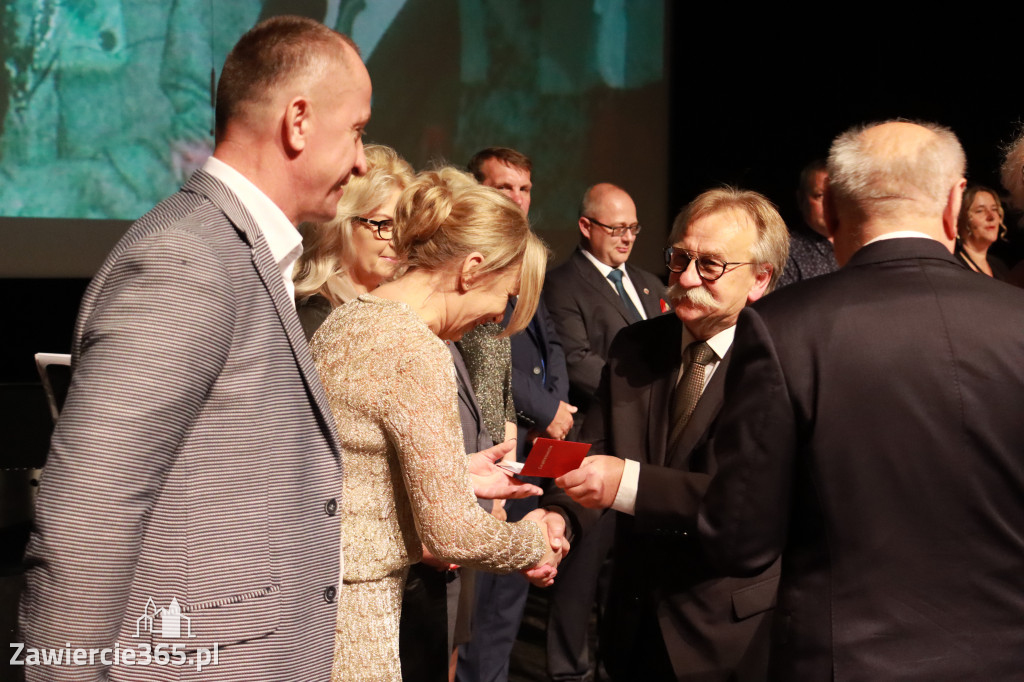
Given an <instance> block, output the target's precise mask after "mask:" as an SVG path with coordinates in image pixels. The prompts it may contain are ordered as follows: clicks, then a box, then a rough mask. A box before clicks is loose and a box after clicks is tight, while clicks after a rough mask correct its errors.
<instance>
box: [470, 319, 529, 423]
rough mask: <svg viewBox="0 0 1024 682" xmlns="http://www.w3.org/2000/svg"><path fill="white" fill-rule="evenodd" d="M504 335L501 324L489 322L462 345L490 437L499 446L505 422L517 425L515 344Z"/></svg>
mask: <svg viewBox="0 0 1024 682" xmlns="http://www.w3.org/2000/svg"><path fill="white" fill-rule="evenodd" d="M502 331H504V328H503V327H502V326H501V325H500V324H498V323H496V322H488V323H487V324H483V325H480V326H479V327H477V328H476V329H474V330H473V331H471V332H468V333H467V334H466V335H465V336H464V337H463V338H462V341H460V342H459V350H460V351H462V358H463V360H464V361H465V362H466V369H467V370H468V371H469V377H470V380H471V381H472V383H473V392H474V393H475V394H476V399H477V402H478V403H479V404H480V412H481V414H482V415H483V419H484V424H485V425H486V426H487V433H489V434H490V436H491V438H492V440H494V442H496V443H500V442H501V441H502V440H504V436H505V422H512V423H513V424H515V423H516V406H515V403H514V402H513V401H512V344H511V342H510V341H509V339H508V337H503V336H499V335H500V334H501V332H502Z"/></svg>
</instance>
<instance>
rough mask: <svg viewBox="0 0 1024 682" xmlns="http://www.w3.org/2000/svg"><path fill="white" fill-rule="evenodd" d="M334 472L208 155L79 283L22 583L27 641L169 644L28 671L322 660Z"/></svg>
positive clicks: (316, 399) (308, 371)
mask: <svg viewBox="0 0 1024 682" xmlns="http://www.w3.org/2000/svg"><path fill="white" fill-rule="evenodd" d="M341 480H342V479H341V460H340V457H339V452H338V445H337V435H336V432H335V426H334V422H333V419H332V417H331V413H330V410H329V408H328V407H327V403H326V398H325V396H324V393H323V388H322V386H321V384H320V380H319V377H318V376H317V373H316V369H315V367H314V365H313V363H312V359H311V358H310V355H309V350H308V346H307V344H306V341H305V337H304V336H303V333H302V329H301V326H300V324H299V320H298V317H297V316H296V314H295V310H294V307H293V305H292V302H291V301H290V300H289V297H288V293H287V291H286V289H285V286H284V282H283V281H282V278H281V274H280V270H279V269H278V267H277V265H276V263H275V262H274V259H273V257H272V255H271V253H270V250H269V248H268V246H267V243H266V241H265V240H264V238H263V236H262V233H261V232H260V231H259V229H258V228H257V226H256V224H255V223H254V221H253V219H252V217H251V216H250V215H249V214H248V212H247V211H246V210H245V209H244V208H243V207H242V205H241V204H240V203H239V201H238V199H237V198H236V197H235V195H234V194H233V193H232V192H231V191H230V190H229V189H228V188H227V187H226V186H224V185H223V184H222V183H221V182H219V181H218V180H216V179H215V178H213V177H212V176H210V175H209V174H207V173H204V172H203V171H198V172H197V173H196V174H195V175H193V176H192V178H191V179H190V180H189V182H188V183H187V184H186V185H185V187H184V188H183V189H182V190H181V191H180V192H178V193H177V194H175V195H173V196H172V197H170V198H168V199H166V200H165V201H163V202H162V203H160V204H159V205H158V206H157V207H156V208H154V209H153V210H152V211H150V212H149V213H148V214H146V215H145V216H143V217H142V218H141V219H140V220H139V221H138V222H136V223H135V224H134V225H133V226H132V227H131V228H130V229H129V230H128V232H127V233H126V234H125V236H124V237H123V238H122V239H121V241H120V242H119V243H118V244H117V246H116V247H115V248H114V250H113V251H112V252H111V254H110V255H109V257H108V258H107V260H106V262H105V263H104V264H103V266H102V267H101V268H100V270H99V272H98V273H97V275H96V276H95V278H94V279H93V281H92V283H91V284H90V286H89V288H88V290H87V292H86V294H85V297H84V299H83V302H82V306H81V310H80V312H79V317H78V322H77V324H76V328H75V334H74V340H73V346H72V384H71V390H70V392H69V395H68V399H67V402H66V404H65V407H64V411H63V413H62V415H61V418H60V420H59V422H58V424H57V426H56V429H55V431H54V435H53V439H52V444H51V449H50V454H49V459H48V462H47V465H46V469H45V472H44V474H43V478H42V482H41V486H40V494H39V498H38V505H37V524H36V530H35V531H34V533H33V535H32V538H31V540H30V543H29V547H28V550H27V555H26V561H27V564H28V566H27V569H28V570H27V585H26V590H25V593H24V595H23V597H22V603H21V628H22V634H23V637H24V643H25V644H26V646H27V647H30V648H34V649H51V648H61V649H63V648H71V649H79V648H81V649H105V648H115V643H116V648H117V649H118V650H120V651H122V652H123V650H124V649H126V648H128V649H134V650H135V651H136V652H140V651H144V650H146V648H147V647H148V648H149V649H150V651H152V652H153V653H154V654H155V653H156V652H157V651H158V650H161V649H158V648H159V647H161V645H163V646H162V650H163V651H165V652H174V653H173V655H172V657H171V660H170V662H166V663H163V664H161V663H159V662H158V661H157V660H156V656H153V658H154V660H153V661H152V662H150V663H148V664H140V663H139V660H140V658H144V656H143V655H142V654H137V655H136V657H135V664H134V665H131V664H127V663H126V662H124V661H123V660H121V658H122V657H123V653H122V654H121V655H120V656H119V657H118V658H117V660H116V661H114V662H113V664H111V665H104V663H105V662H106V661H103V662H101V661H100V660H94V662H93V663H92V664H85V665H67V664H62V665H59V666H58V665H49V666H26V668H25V671H26V673H27V679H29V680H37V679H38V680H43V679H45V680H65V679H67V680H72V679H74V680H79V679H81V680H86V679H90V680H94V679H111V680H186V679H201V680H245V681H247V682H255V681H259V680H267V681H271V680H273V681H274V682H280V681H282V680H296V681H302V682H308V681H311V680H327V679H328V678H329V676H330V668H331V662H332V647H333V636H334V622H335V614H336V608H337V607H336V604H335V603H334V602H335V600H336V592H337V585H338V580H339V571H340V537H339V527H338V517H337V516H336V513H337V509H338V508H339V506H340V497H341V492H342V487H341ZM172 602H173V604H172ZM173 606H177V607H179V608H180V613H179V612H178V610H177V609H175V608H173ZM172 622H173V623H174V624H176V625H178V626H179V627H178V628H175V627H168V625H167V624H168V623H172ZM214 650H215V651H216V653H217V659H216V661H215V662H213V661H207V663H206V666H205V668H204V669H203V670H202V671H197V670H196V667H197V666H196V657H197V656H201V655H203V652H204V651H210V652H212V651H214ZM178 652H181V653H180V654H179V653H178ZM106 658H107V660H111V654H108V655H107V657H106ZM182 659H184V660H185V662H184V663H182V662H181V661H182Z"/></svg>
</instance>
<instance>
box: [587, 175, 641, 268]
mask: <svg viewBox="0 0 1024 682" xmlns="http://www.w3.org/2000/svg"><path fill="white" fill-rule="evenodd" d="M579 228H580V242H581V244H582V246H583V248H584V249H586V250H587V251H589V252H590V253H591V254H593V255H594V257H595V258H597V259H598V260H599V261H601V262H602V263H604V264H605V265H608V266H609V267H613V268H617V267H619V266H620V265H622V264H623V263H625V262H626V260H627V259H628V258H629V254H630V252H631V251H632V250H633V242H634V241H636V232H634V230H637V231H638V230H639V226H638V223H637V218H636V204H634V203H633V199H632V197H630V196H629V194H628V193H626V191H625V190H624V189H622V188H621V187H617V186H615V185H613V184H611V183H607V182H602V183H598V184H596V185H594V186H593V187H591V188H590V189H588V190H587V191H586V192H584V194H583V201H582V202H581V203H580V219H579ZM626 228H629V229H626ZM615 232H620V233H621V234H619V235H615Z"/></svg>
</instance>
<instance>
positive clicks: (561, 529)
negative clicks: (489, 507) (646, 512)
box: [469, 441, 624, 587]
mask: <svg viewBox="0 0 1024 682" xmlns="http://www.w3.org/2000/svg"><path fill="white" fill-rule="evenodd" d="M514 447H515V443H514V441H506V442H505V443H501V444H499V445H495V446H494V447H492V448H489V449H487V450H484V451H482V452H478V453H476V454H474V455H472V456H471V457H470V464H469V473H470V479H471V480H472V482H473V489H474V492H475V493H476V496H477V497H480V498H485V499H517V498H522V497H530V496H533V495H540V494H541V492H542V491H541V489H540V488H538V487H537V486H535V485H532V484H530V483H526V482H525V481H521V480H519V479H517V478H515V477H513V476H512V475H511V474H509V472H508V471H506V470H505V469H502V468H501V467H499V466H497V464H496V462H498V461H500V460H501V459H502V458H503V457H505V456H506V455H507V454H509V453H510V452H511V451H512V449H513V448H514ZM623 468H624V460H621V459H619V458H618V457H610V456H608V455H591V456H590V457H586V458H585V459H584V460H583V463H582V464H581V465H580V466H579V468H577V469H574V470H572V471H570V472H568V473H566V474H564V475H562V476H559V477H558V478H556V479H555V485H557V486H558V487H560V488H562V489H563V490H565V492H566V494H568V495H569V497H571V498H572V499H573V500H574V501H576V502H577V503H579V504H580V505H581V506H583V507H587V508H590V509H607V508H609V507H611V506H612V503H613V502H614V501H615V495H616V493H617V492H618V490H619V482H620V481H621V480H622V471H623ZM524 520H529V521H533V522H535V523H537V524H538V525H539V526H540V528H541V531H542V532H543V533H544V538H545V540H546V541H547V543H548V551H547V552H546V553H545V554H544V556H543V557H542V558H541V560H540V562H539V563H538V564H537V565H536V566H533V567H532V568H528V569H526V570H524V571H523V575H525V576H526V577H527V578H528V579H529V580H530V582H532V583H533V584H534V585H538V586H540V587H547V586H549V585H551V584H552V583H553V582H554V579H555V576H556V575H557V574H558V564H559V563H560V562H561V561H562V559H563V558H564V557H565V555H566V554H567V553H568V552H569V541H568V540H567V539H566V538H565V518H564V517H563V516H562V514H561V513H559V512H557V511H553V510H550V509H535V510H534V511H532V512H530V513H529V514H527V515H526V516H525V517H524Z"/></svg>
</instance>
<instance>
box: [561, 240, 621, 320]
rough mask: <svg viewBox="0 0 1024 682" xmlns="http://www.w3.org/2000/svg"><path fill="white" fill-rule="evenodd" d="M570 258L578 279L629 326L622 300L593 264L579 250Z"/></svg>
mask: <svg viewBox="0 0 1024 682" xmlns="http://www.w3.org/2000/svg"><path fill="white" fill-rule="evenodd" d="M572 258H573V265H574V266H575V268H576V270H577V272H579V274H580V279H582V280H583V281H584V282H585V283H586V284H587V286H589V287H590V288H591V289H594V290H595V291H596V292H597V294H598V296H600V297H602V298H603V299H604V300H605V302H606V303H607V305H610V306H611V307H612V308H614V309H615V311H616V312H617V313H618V314H619V315H620V316H621V317H622V319H623V320H625V322H626V324H629V322H630V320H629V317H627V315H626V306H625V305H623V303H622V299H621V298H619V295H618V293H616V292H615V290H614V289H613V288H612V285H611V284H610V283H609V281H608V280H607V279H605V278H604V277H602V276H601V273H600V272H599V271H598V269H597V268H596V267H594V264H593V263H591V262H590V260H589V259H588V258H587V257H586V256H584V255H583V251H582V250H580V249H579V248H577V249H576V251H574V252H573V254H572ZM630 279H632V278H630ZM634 284H635V282H634Z"/></svg>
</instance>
